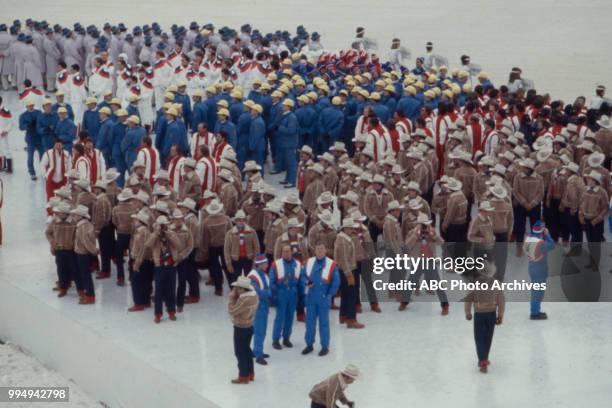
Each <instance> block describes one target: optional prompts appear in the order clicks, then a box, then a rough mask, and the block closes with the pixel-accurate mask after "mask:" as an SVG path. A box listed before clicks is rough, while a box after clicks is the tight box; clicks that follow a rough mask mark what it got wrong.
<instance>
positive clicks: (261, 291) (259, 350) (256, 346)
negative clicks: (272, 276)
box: [247, 269, 272, 358]
mask: <svg viewBox="0 0 612 408" xmlns="http://www.w3.org/2000/svg"><path fill="white" fill-rule="evenodd" d="M247 277H248V278H249V279H250V280H251V285H253V288H255V292H257V296H258V297H259V305H258V306H257V311H256V312H255V321H254V322H253V354H255V358H259V357H263V354H264V351H263V343H264V340H265V338H266V329H267V327H268V312H269V311H270V297H271V296H272V292H271V291H270V280H269V278H268V275H266V273H265V272H264V271H262V270H260V269H253V270H252V271H251V272H249V274H248V275H247Z"/></svg>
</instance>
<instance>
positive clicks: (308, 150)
mask: <svg viewBox="0 0 612 408" xmlns="http://www.w3.org/2000/svg"><path fill="white" fill-rule="evenodd" d="M300 153H306V154H307V155H310V156H312V147H310V146H308V145H304V146H302V148H301V149H300Z"/></svg>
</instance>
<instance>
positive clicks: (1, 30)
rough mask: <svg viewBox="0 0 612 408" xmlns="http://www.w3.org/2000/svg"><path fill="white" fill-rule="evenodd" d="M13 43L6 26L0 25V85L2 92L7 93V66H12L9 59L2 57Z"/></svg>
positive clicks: (8, 77) (8, 79)
mask: <svg viewBox="0 0 612 408" xmlns="http://www.w3.org/2000/svg"><path fill="white" fill-rule="evenodd" d="M13 41H14V39H13V37H12V36H11V35H10V34H9V33H8V30H7V28H6V24H0V84H1V86H2V90H3V91H8V90H9V88H10V74H9V72H10V70H9V64H13V60H12V59H11V58H10V57H2V56H3V55H4V54H6V53H7V52H8V50H9V48H10V47H11V44H12V43H13Z"/></svg>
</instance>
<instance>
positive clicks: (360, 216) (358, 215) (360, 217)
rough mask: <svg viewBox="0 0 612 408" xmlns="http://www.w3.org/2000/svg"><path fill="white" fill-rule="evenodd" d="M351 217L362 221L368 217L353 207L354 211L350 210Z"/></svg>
mask: <svg viewBox="0 0 612 408" xmlns="http://www.w3.org/2000/svg"><path fill="white" fill-rule="evenodd" d="M351 218H352V219H354V220H355V221H359V222H364V221H365V220H367V219H368V217H366V216H365V215H363V214H362V213H361V211H359V210H358V209H357V208H354V211H351Z"/></svg>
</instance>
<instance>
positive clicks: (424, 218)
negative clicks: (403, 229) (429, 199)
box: [415, 213, 431, 225]
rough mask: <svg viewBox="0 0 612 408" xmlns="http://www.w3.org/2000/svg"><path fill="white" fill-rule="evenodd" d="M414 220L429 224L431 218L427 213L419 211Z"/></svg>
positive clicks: (418, 222)
mask: <svg viewBox="0 0 612 408" xmlns="http://www.w3.org/2000/svg"><path fill="white" fill-rule="evenodd" d="M415 222H416V223H417V224H423V225H429V224H431V219H430V218H429V217H428V216H427V214H425V213H419V215H418V216H417V219H416V221H415Z"/></svg>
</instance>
